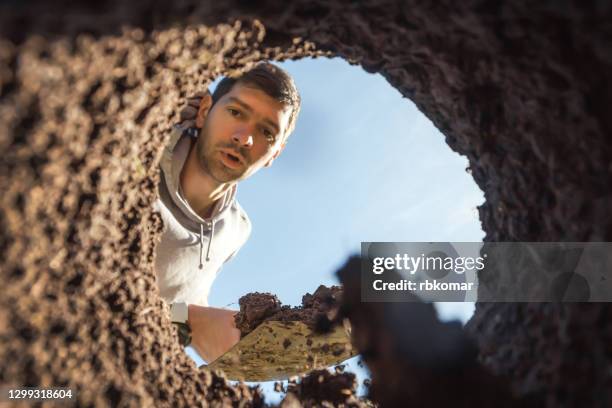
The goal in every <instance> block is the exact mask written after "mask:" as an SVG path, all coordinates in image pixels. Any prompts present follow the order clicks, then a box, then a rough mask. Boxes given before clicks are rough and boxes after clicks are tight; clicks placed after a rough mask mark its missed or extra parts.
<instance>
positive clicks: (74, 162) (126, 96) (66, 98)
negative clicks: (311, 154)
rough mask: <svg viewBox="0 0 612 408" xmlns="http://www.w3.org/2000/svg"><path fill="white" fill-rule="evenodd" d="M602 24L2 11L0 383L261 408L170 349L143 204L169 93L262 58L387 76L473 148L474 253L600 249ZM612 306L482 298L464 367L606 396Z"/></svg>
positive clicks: (606, 92)
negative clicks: (481, 245) (544, 244)
mask: <svg viewBox="0 0 612 408" xmlns="http://www.w3.org/2000/svg"><path fill="white" fill-rule="evenodd" d="M237 19H240V20H241V21H242V23H239V22H236V20H237ZM611 21H612V5H611V4H610V3H609V2H556V1H542V2H536V3H529V4H527V2H512V3H504V2H498V1H491V0H479V1H476V0H468V1H464V2H455V1H440V2H431V3H429V2H417V1H399V0H396V1H384V0H383V1H357V2H354V1H351V2H349V1H325V2H322V1H311V0H298V1H295V2H291V3H284V2H275V1H263V2H257V4H255V3H250V2H241V1H227V2H221V3H219V2H202V1H195V0H176V1H172V2H154V1H150V0H148V1H146V0H135V1H133V2H120V1H118V0H106V1H105V0H101V1H98V2H96V3H82V4H80V3H77V2H73V1H67V0H59V1H55V2H53V3H50V2H43V1H37V0H31V1H24V2H2V3H1V4H0V152H1V153H2V154H1V156H0V191H1V192H2V194H1V195H0V201H1V210H0V253H1V254H2V257H1V258H0V265H1V267H0V271H1V272H0V273H1V279H2V282H3V293H2V297H1V298H0V361H1V362H2V363H0V382H1V383H15V384H20V385H40V386H62V385H64V386H70V387H72V388H73V389H75V390H76V394H77V397H76V398H77V401H76V402H77V403H78V404H80V405H94V404H95V405H99V406H105V405H108V406H115V405H119V404H121V405H124V406H153V405H154V406H170V405H172V406H196V405H207V404H208V403H210V404H212V405H216V406H221V405H222V404H227V405H234V406H246V405H253V406H257V405H258V404H261V399H260V396H259V395H258V394H257V393H256V392H253V391H252V390H250V389H248V388H247V387H245V386H230V385H229V384H227V382H225V380H224V379H223V378H221V377H218V376H215V375H209V374H206V373H203V372H200V371H198V370H197V369H196V367H195V366H194V364H193V363H192V362H191V361H190V360H189V359H188V358H187V357H186V356H185V355H184V353H183V352H182V350H181V349H180V347H179V346H178V343H177V341H176V334H175V333H174V329H173V328H172V325H171V324H170V322H169V314H168V310H167V307H166V306H165V305H164V304H163V302H162V301H161V300H160V299H159V294H158V291H157V289H156V287H155V280H154V275H153V271H152V259H153V255H154V251H155V245H156V238H157V237H158V236H159V231H160V228H161V222H160V219H159V217H158V216H157V215H156V214H154V213H153V212H152V210H151V204H152V202H153V201H154V200H155V196H156V192H155V185H156V182H157V180H158V177H159V173H158V170H157V164H158V162H159V158H160V153H161V149H162V146H163V144H164V142H165V141H166V140H167V137H168V130H169V129H170V126H171V125H172V124H173V123H174V122H175V121H176V120H177V119H178V111H179V109H180V106H181V103H183V101H184V98H185V97H186V96H187V95H190V94H193V93H195V92H196V91H198V90H200V89H201V88H202V87H203V86H205V85H206V84H207V83H209V81H210V80H211V79H212V78H213V77H215V76H217V75H220V74H228V73H232V72H234V71H235V70H237V69H241V68H244V67H248V66H249V65H250V64H252V63H253V62H255V61H258V60H260V59H262V58H273V59H277V60H281V59H285V58H302V57H306V56H311V55H315V54H323V53H327V54H328V55H335V56H340V57H342V58H345V59H346V60H348V61H350V62H352V63H355V64H360V65H361V66H362V67H363V68H364V69H366V70H367V71H368V72H378V73H380V74H381V75H383V76H384V77H385V78H386V79H387V81H388V82H389V84H390V86H392V87H395V88H396V89H397V90H398V91H399V92H401V93H402V95H403V96H405V97H406V98H410V99H411V100H412V101H413V102H415V103H416V104H417V106H418V107H419V108H420V109H421V111H422V112H423V113H424V114H425V115H427V116H428V117H429V118H430V119H431V120H432V121H433V123H434V124H435V125H436V126H437V127H438V128H439V129H440V131H441V132H442V133H443V134H444V136H445V138H446V142H447V143H448V145H449V146H450V148H451V149H453V150H454V151H456V152H458V153H460V154H463V155H465V156H466V157H467V158H468V160H469V163H470V165H469V168H468V169H467V170H468V171H469V172H470V173H471V174H472V175H473V177H474V180H475V181H476V183H477V184H478V185H479V187H480V188H481V189H482V190H483V191H484V193H485V198H486V201H485V203H483V205H481V206H480V207H479V212H480V219H481V222H482V227H483V229H484V231H485V233H486V237H485V240H486V241H612V215H611V213H610V208H612V194H611V192H610V186H611V185H612V143H611V139H610V135H612V115H610V114H609V109H610V108H609V107H610V106H612V80H611V79H610V72H612V44H611V42H612V23H611ZM322 83H324V78H322ZM407 155H409V152H407ZM485 273H486V270H485ZM488 279H494V277H488ZM347 301H348V299H347ZM418 307H419V308H420V307H421V306H418ZM349 310H350V309H349ZM381 310H383V316H386V310H385V309H384V307H383V309H381ZM611 310H612V306H609V305H608V304H483V303H480V304H478V305H477V308H476V314H475V316H474V318H473V319H472V321H471V322H470V324H469V325H468V330H469V333H470V335H471V336H472V338H473V339H474V341H475V344H477V346H478V347H477V356H476V357H475V358H477V359H478V362H479V363H480V364H481V365H478V366H474V365H472V363H469V364H468V366H469V367H472V368H473V369H474V370H475V372H476V374H475V375H478V376H480V375H481V372H480V370H481V369H482V368H484V369H486V370H488V371H489V372H491V373H493V374H494V375H496V376H499V377H500V378H505V384H506V385H507V386H508V387H510V388H511V392H512V394H513V398H517V399H521V398H533V399H535V400H538V401H541V402H542V403H543V404H546V405H548V406H551V407H553V406H561V405H562V406H609V405H610V403H611V401H612V387H610V365H611V362H612V349H611V345H612V319H611V317H612V313H611ZM388 312H389V313H391V314H392V313H393V312H392V311H388ZM406 316H409V315H406ZM404 318H405V319H408V318H407V317H404V315H403V314H400V315H399V316H395V319H394V320H393V324H398V322H399V324H400V325H403V326H406V327H407V325H408V324H409V323H410V320H405V321H402V319H404ZM366 323H367V322H366ZM366 323H364V324H366ZM374 323H377V322H374ZM377 324H378V323H377ZM432 324H433V323H432ZM357 325H358V326H359V323H357ZM433 326H434V327H435V326H436V325H435V324H433ZM385 327H386V326H384V325H383V326H382V327H380V328H381V330H383V332H382V333H383V334H384V337H385V338H386V339H387V340H386V341H388V342H389V343H390V344H396V343H397V342H398V339H397V338H395V337H393V336H394V333H395V331H393V330H387V331H385ZM370 330H371V329H368V328H367V327H366V328H364V329H363V330H360V331H359V332H360V333H364V336H365V335H366V334H367V333H370V332H371V331H370ZM441 330H445V329H441ZM454 332H456V330H455V331H454ZM404 334H405V332H404ZM457 336H458V337H457V338H460V339H463V338H464V336H463V334H461V335H459V334H457ZM400 339H404V340H403V341H405V342H409V341H411V340H410V337H409V336H408V337H407V338H404V337H400ZM360 344H362V345H367V344H369V343H368V342H366V341H361V343H360ZM466 344H467V343H466ZM406 347H408V346H406ZM408 348H409V347H408ZM462 350H463V349H462ZM365 351H366V355H367V352H368V350H365ZM409 354H410V353H409ZM443 355H445V356H449V358H450V356H452V354H443ZM460 355H463V354H461V353H460ZM370 361H373V362H374V364H376V363H375V361H376V360H370ZM385 361H386V360H385ZM406 361H410V357H407V360H406ZM451 361H455V360H453V359H451ZM461 361H463V360H460V361H459V362H456V361H455V362H454V363H453V364H451V366H452V367H463V368H465V367H467V366H466V365H464V364H462V363H460V362H461ZM468 361H471V360H468ZM449 364H450V363H449ZM393 367H394V370H396V371H397V372H403V373H405V372H406V371H405V370H407V369H409V367H410V364H403V363H402V362H401V361H399V362H398V364H397V365H396V366H393ZM474 367H477V368H474ZM463 368H462V369H463ZM472 368H470V370H472ZM415 370H416V371H414V375H416V374H417V373H421V372H422V371H419V370H418V369H415ZM373 372H381V373H382V371H380V370H376V369H373ZM383 374H384V373H383ZM394 378H397V381H404V382H405V383H406V384H409V381H408V380H406V379H402V378H406V377H394ZM411 378H412V377H411ZM479 378H480V377H479ZM374 380H375V378H374ZM488 381H494V379H493V378H491V379H489V380H488ZM424 384H426V385H427V386H430V385H431V386H432V387H433V390H432V393H431V394H429V395H433V397H432V398H438V399H439V398H443V395H441V389H440V388H439V387H438V386H437V385H436V384H433V385H432V383H431V382H425V383H424ZM474 388H477V387H475V386H474V387H472V388H471V389H474ZM396 389H399V386H398V388H396ZM442 391H443V390H442ZM435 393H438V394H437V395H434V394H435ZM373 394H374V395H376V392H374V390H373ZM449 395H452V393H449ZM476 395H477V390H475V391H474V393H473V394H472V397H473V398H476ZM422 397H423V398H425V394H423V395H422ZM378 398H379V399H380V402H383V404H386V405H390V406H392V405H393V403H398V402H397V401H390V400H389V399H388V397H387V396H385V395H381V394H380V393H379V394H378ZM385 398H387V399H385ZM466 398H470V396H469V395H467V396H466ZM419 401H421V400H419ZM423 401H425V402H426V400H423ZM436 401H437V400H436Z"/></svg>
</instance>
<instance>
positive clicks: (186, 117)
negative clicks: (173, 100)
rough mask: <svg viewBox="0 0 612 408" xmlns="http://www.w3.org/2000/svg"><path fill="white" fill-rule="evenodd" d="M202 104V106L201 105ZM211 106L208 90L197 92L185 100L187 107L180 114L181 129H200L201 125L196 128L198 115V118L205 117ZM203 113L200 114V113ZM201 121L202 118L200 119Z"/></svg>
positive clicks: (210, 96)
mask: <svg viewBox="0 0 612 408" xmlns="http://www.w3.org/2000/svg"><path fill="white" fill-rule="evenodd" d="M203 104H204V105H203ZM210 105H212V95H211V94H210V92H209V91H208V90H206V91H204V92H197V93H196V94H195V95H193V96H190V97H189V98H187V106H185V107H184V108H183V109H182V110H181V113H180V117H181V119H180V120H181V121H180V123H179V126H181V127H182V128H183V129H186V128H190V127H198V128H201V127H202V125H201V124H200V126H198V123H197V122H198V114H199V116H203V117H204V118H205V117H206V114H207V113H208V110H209V109H210ZM202 110H203V112H200V111H202ZM202 119H203V118H202Z"/></svg>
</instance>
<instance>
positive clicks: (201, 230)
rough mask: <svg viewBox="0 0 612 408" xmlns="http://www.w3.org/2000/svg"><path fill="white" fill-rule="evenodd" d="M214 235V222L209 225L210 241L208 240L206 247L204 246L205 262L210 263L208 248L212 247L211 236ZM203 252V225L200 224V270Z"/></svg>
mask: <svg viewBox="0 0 612 408" xmlns="http://www.w3.org/2000/svg"><path fill="white" fill-rule="evenodd" d="M214 234H215V222H214V221H213V222H212V224H210V239H209V240H208V245H207V246H206V261H210V246H211V245H212V241H213V236H214ZM203 250H204V224H200V269H202V268H203V267H204V264H203V263H202V252H203Z"/></svg>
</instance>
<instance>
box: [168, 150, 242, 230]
mask: <svg viewBox="0 0 612 408" xmlns="http://www.w3.org/2000/svg"><path fill="white" fill-rule="evenodd" d="M179 179H180V183H181V187H182V189H183V194H184V196H185V197H184V198H185V199H186V200H187V202H188V203H189V206H190V207H191V208H192V209H193V210H194V211H195V212H196V213H197V214H198V215H199V216H200V217H202V218H209V217H210V216H211V215H212V210H213V208H214V206H215V204H216V202H217V201H218V200H220V199H221V198H223V196H224V195H225V193H226V192H227V191H228V190H229V189H230V188H232V187H233V183H219V182H218V181H216V180H214V179H213V178H212V177H211V176H210V175H209V174H208V173H206V172H205V171H204V169H202V168H201V166H199V164H198V158H197V149H196V143H195V142H192V143H191V147H190V148H189V154H188V156H187V160H185V164H184V165H183V169H182V170H181V174H180V178H179Z"/></svg>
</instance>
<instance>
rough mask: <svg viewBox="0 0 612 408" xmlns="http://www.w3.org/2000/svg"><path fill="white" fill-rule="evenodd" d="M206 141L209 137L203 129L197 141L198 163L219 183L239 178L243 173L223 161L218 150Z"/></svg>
mask: <svg viewBox="0 0 612 408" xmlns="http://www.w3.org/2000/svg"><path fill="white" fill-rule="evenodd" d="M206 141H207V138H206V137H205V135H204V131H202V132H201V133H200V136H199V138H198V140H197V142H196V153H197V157H198V163H199V164H200V167H201V168H202V170H204V172H206V174H208V175H209V176H210V177H211V178H212V179H213V180H215V181H216V182H218V183H228V182H231V181H237V180H239V179H240V177H241V176H242V173H237V172H236V171H232V170H231V169H229V168H227V167H226V166H225V165H224V164H223V163H221V161H220V160H219V153H218V151H216V150H215V147H214V146H210V145H209V143H207V142H206Z"/></svg>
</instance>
